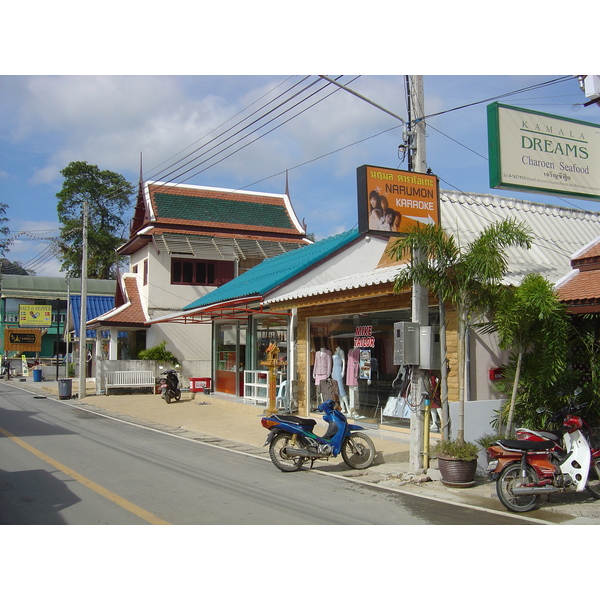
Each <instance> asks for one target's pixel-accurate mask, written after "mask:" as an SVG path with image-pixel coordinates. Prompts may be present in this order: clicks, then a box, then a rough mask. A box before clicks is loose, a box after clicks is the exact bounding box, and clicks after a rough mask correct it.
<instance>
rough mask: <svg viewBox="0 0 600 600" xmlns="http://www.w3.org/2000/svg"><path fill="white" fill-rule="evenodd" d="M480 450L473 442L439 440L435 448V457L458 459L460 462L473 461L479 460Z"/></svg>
mask: <svg viewBox="0 0 600 600" xmlns="http://www.w3.org/2000/svg"><path fill="white" fill-rule="evenodd" d="M478 453H479V448H478V447H477V446H476V445H475V444H473V443H471V442H459V441H458V440H439V441H438V443H437V444H436V445H435V447H434V448H433V456H437V457H438V458H456V459H458V460H473V459H474V458H477V454H478Z"/></svg>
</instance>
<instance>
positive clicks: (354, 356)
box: [346, 348, 360, 387]
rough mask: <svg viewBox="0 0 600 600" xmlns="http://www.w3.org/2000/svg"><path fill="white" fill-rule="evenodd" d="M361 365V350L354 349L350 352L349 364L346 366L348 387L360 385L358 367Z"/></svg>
mask: <svg viewBox="0 0 600 600" xmlns="http://www.w3.org/2000/svg"><path fill="white" fill-rule="evenodd" d="M359 364H360V350H359V349H358V348H352V350H350V352H348V364H347V365H346V385H349V386H351V387H352V386H355V385H358V367H359Z"/></svg>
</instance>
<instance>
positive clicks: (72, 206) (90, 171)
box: [56, 161, 134, 279]
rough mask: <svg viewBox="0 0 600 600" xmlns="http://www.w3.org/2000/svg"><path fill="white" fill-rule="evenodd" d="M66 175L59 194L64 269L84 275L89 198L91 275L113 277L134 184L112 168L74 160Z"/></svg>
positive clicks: (70, 272)
mask: <svg viewBox="0 0 600 600" xmlns="http://www.w3.org/2000/svg"><path fill="white" fill-rule="evenodd" d="M61 175H62V176H63V177H64V178H65V180H64V182H63V186H62V189H61V191H60V192H59V193H58V194H56V196H57V198H58V203H57V207H56V208H57V212H58V219H59V221H60V222H61V223H62V227H61V230H60V237H59V239H58V242H57V249H58V253H59V256H60V258H61V259H62V270H63V271H66V272H67V273H69V275H71V276H74V277H80V276H81V246H82V207H83V203H84V201H86V200H87V202H88V277H90V278H92V279H110V278H111V277H113V276H114V274H115V265H116V261H117V257H116V254H115V250H116V249H117V248H118V247H119V246H120V245H121V244H123V243H124V242H125V238H124V234H125V233H126V229H127V226H126V222H125V221H124V219H123V214H124V212H125V211H126V210H127V209H128V208H129V207H130V205H131V200H130V196H131V195H132V194H133V191H134V188H133V186H132V185H131V184H130V183H128V182H127V181H126V179H125V178H124V177H123V176H122V175H119V174H118V173H114V172H112V171H101V170H100V169H99V168H98V167H97V166H96V165H89V164H88V163H87V162H85V161H74V162H72V163H70V164H69V165H68V166H67V167H65V168H64V169H63V170H62V171H61Z"/></svg>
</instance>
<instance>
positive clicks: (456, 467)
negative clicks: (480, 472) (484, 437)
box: [432, 440, 479, 487]
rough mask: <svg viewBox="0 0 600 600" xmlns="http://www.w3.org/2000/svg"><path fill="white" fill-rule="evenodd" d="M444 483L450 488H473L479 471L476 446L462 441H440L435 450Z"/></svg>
mask: <svg viewBox="0 0 600 600" xmlns="http://www.w3.org/2000/svg"><path fill="white" fill-rule="evenodd" d="M432 454H433V456H435V457H437V461H438V468H439V470H440V474H441V475H442V483H443V484H444V485H446V486H448V487H472V486H473V485H475V471H476V470H477V455H478V454H479V448H478V447H477V445H476V444H473V443H471V442H465V441H462V440H439V441H438V443H437V444H436V445H435V447H434V448H433V452H432Z"/></svg>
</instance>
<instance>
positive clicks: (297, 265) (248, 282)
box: [183, 229, 359, 310]
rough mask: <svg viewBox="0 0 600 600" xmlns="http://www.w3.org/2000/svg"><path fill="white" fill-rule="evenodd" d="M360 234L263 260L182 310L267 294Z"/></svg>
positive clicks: (352, 233) (323, 242)
mask: <svg viewBox="0 0 600 600" xmlns="http://www.w3.org/2000/svg"><path fill="white" fill-rule="evenodd" d="M358 237H359V233H358V231H357V230H356V229H352V230H350V231H347V232H345V233H340V234H338V235H334V236H332V237H329V238H326V239H324V240H320V241H319V242H315V243H314V244H309V245H308V246H303V247H302V248H298V249H296V250H290V251H289V252H284V253H283V254H280V255H279V256H274V257H272V258H268V259H267V260H264V261H263V262H261V263H260V264H259V265H257V266H256V267H254V268H252V269H250V270H249V271H246V272H245V273H242V274H241V275H240V276H239V277H236V278H235V279H232V280H231V281H229V282H227V283H226V284H225V285H222V286H221V287H220V288H217V289H216V290H214V291H212V292H210V293H208V294H206V296H202V298H199V299H198V300H196V301H194V302H192V303H191V304H188V305H187V306H186V307H185V308H184V309H183V310H190V309H193V308H201V307H203V306H209V305H211V304H216V303H217V302H225V301H227V300H234V299H236V298H246V297H249V296H258V295H260V296H264V295H265V294H266V293H268V292H269V291H271V290H273V289H275V288H276V287H278V286H279V285H281V284H283V283H285V282H286V281H288V280H290V279H291V278H292V277H294V276H295V275H298V274H299V273H301V272H302V271H304V270H305V269H307V268H308V267H310V266H311V265H313V264H315V263H316V262H318V261H320V260H322V259H324V258H326V257H327V256H329V255H330V254H332V253H333V252H336V251H337V250H340V249H341V248H343V247H344V246H347V245H348V244H350V243H351V242H353V241H354V240H355V239H357V238H358Z"/></svg>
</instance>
